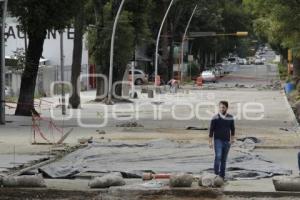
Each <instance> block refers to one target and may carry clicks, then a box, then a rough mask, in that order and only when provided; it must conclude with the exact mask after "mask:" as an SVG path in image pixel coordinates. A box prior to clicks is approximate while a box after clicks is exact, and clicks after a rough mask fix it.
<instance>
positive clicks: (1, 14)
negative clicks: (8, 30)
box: [0, 0, 7, 124]
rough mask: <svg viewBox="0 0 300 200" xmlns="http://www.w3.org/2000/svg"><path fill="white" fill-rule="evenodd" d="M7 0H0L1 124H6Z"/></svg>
mask: <svg viewBox="0 0 300 200" xmlns="http://www.w3.org/2000/svg"><path fill="white" fill-rule="evenodd" d="M6 7H7V0H0V18H1V20H0V34H1V35H0V42H1V44H0V49H1V50H0V51H1V52H0V56H1V58H0V62H1V63H0V124H5V86H4V82H5V81H4V79H5V74H4V67H5V47H4V46H5V45H4V41H5V40H4V32H5V17H6Z"/></svg>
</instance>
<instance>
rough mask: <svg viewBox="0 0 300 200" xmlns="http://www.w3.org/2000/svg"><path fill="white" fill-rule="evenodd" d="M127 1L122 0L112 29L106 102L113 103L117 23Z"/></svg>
mask: <svg viewBox="0 0 300 200" xmlns="http://www.w3.org/2000/svg"><path fill="white" fill-rule="evenodd" d="M124 3H125V0H122V2H121V4H120V6H119V9H118V12H117V15H116V18H115V21H114V26H113V30H112V35H111V44H110V64H109V79H108V98H107V102H106V104H109V105H112V104H113V102H112V82H113V80H112V77H113V66H114V45H115V35H116V28H117V23H118V20H119V17H120V13H121V11H122V8H123V5H124Z"/></svg>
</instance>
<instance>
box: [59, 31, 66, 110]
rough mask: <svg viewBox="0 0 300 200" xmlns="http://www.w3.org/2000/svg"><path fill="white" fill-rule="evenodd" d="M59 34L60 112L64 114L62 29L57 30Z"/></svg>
mask: <svg viewBox="0 0 300 200" xmlns="http://www.w3.org/2000/svg"><path fill="white" fill-rule="evenodd" d="M59 36H60V79H61V112H62V115H66V99H65V88H64V86H65V85H64V81H65V74H64V72H65V70H64V38H63V37H64V35H63V30H60V31H59Z"/></svg>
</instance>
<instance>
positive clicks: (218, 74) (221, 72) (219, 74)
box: [214, 64, 225, 78]
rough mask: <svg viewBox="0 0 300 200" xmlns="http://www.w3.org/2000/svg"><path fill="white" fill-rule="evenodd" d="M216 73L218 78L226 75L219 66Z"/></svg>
mask: <svg viewBox="0 0 300 200" xmlns="http://www.w3.org/2000/svg"><path fill="white" fill-rule="evenodd" d="M214 72H215V74H216V76H217V77H218V78H220V77H223V76H224V75H225V72H224V69H223V67H222V66H220V65H218V64H217V65H216V66H215V67H214Z"/></svg>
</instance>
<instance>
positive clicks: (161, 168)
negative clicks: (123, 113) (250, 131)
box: [39, 138, 291, 180]
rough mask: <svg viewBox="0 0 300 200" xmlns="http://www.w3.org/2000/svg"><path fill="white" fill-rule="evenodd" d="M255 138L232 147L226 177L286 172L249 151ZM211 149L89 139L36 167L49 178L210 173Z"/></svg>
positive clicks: (173, 143) (167, 142)
mask: <svg viewBox="0 0 300 200" xmlns="http://www.w3.org/2000/svg"><path fill="white" fill-rule="evenodd" d="M254 147H255V141H254V140H251V139H249V138H248V139H245V140H244V141H239V142H237V143H236V144H235V146H233V148H232V150H231V154H230V156H229V158H228V173H227V176H228V179H231V180H238V179H259V178H265V177H272V176H274V175H290V174H291V171H290V170H288V169H284V168H282V167H280V166H278V165H277V164H276V163H273V162H271V161H269V160H267V159H264V158H263V157H262V156H260V155H258V154H255V153H254V152H253V151H252V150H253V149H254ZM213 160H214V152H213V150H211V149H209V148H208V146H207V145H203V144H199V143H181V142H176V141H171V140H153V141H149V142H145V143H134V142H101V143H96V142H93V143H91V144H89V145H88V147H86V148H83V149H79V150H77V151H75V152H73V153H71V154H69V155H67V156H65V157H64V158H63V159H61V160H60V161H57V162H54V163H52V164H49V165H46V166H44V167H42V168H40V169H39V171H40V172H41V173H43V175H44V176H46V177H50V178H74V177H75V178H76V177H80V176H84V174H87V173H89V174H92V175H91V176H94V177H96V176H99V175H101V176H102V175H103V174H107V173H111V172H121V174H122V176H123V177H124V178H125V177H126V178H142V175H143V173H144V172H152V173H191V174H201V173H207V172H212V163H213Z"/></svg>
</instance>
